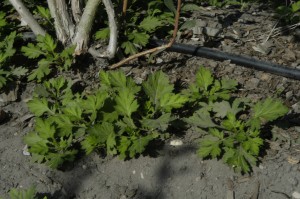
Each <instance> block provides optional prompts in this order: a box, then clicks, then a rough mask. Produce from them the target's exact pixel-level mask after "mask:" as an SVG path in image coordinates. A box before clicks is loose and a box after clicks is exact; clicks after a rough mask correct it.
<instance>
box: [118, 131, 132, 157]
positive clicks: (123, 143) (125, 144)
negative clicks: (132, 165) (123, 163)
mask: <svg viewBox="0 0 300 199" xmlns="http://www.w3.org/2000/svg"><path fill="white" fill-rule="evenodd" d="M130 145H131V141H130V140H129V139H128V138H127V137H125V136H121V139H120V143H119V145H118V151H119V153H120V155H119V157H120V158H121V159H125V158H126V157H127V153H128V148H129V146H130Z"/></svg>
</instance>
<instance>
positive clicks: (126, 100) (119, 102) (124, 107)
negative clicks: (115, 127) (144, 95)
mask: <svg viewBox="0 0 300 199" xmlns="http://www.w3.org/2000/svg"><path fill="white" fill-rule="evenodd" d="M115 101H116V106H115V109H116V111H118V113H119V114H121V115H124V116H127V117H131V114H132V113H133V112H135V111H137V109H138V107H139V105H138V103H137V100H135V96H134V94H132V93H131V92H130V91H129V89H127V88H124V89H123V90H120V91H119V93H118V95H117V96H116V99H115Z"/></svg>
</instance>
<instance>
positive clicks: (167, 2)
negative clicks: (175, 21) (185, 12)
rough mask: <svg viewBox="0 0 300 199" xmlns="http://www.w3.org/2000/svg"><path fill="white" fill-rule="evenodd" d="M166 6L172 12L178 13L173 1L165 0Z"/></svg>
mask: <svg viewBox="0 0 300 199" xmlns="http://www.w3.org/2000/svg"><path fill="white" fill-rule="evenodd" d="M164 4H165V6H166V7H167V8H168V9H169V10H170V11H172V12H173V13H176V7H175V5H174V2H173V0H164Z"/></svg>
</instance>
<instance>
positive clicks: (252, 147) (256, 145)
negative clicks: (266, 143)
mask: <svg viewBox="0 0 300 199" xmlns="http://www.w3.org/2000/svg"><path fill="white" fill-rule="evenodd" d="M262 145H263V140H262V139H261V138H259V137H254V138H248V140H247V141H245V142H243V145H242V146H243V148H244V150H245V151H246V152H249V153H251V154H253V155H255V156H257V155H258V154H259V151H260V146H262Z"/></svg>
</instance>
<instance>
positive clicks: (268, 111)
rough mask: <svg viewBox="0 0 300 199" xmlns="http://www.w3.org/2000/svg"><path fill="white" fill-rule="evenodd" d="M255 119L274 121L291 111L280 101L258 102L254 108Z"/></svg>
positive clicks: (270, 99)
mask: <svg viewBox="0 0 300 199" xmlns="http://www.w3.org/2000/svg"><path fill="white" fill-rule="evenodd" d="M253 110H254V111H253V116H252V117H253V118H254V119H256V118H258V119H260V120H264V121H273V120H275V119H277V118H279V117H281V116H283V115H285V114H286V113H287V112H288V111H289V109H288V108H287V107H286V106H284V105H283V104H282V102H281V101H280V100H277V99H272V98H267V99H266V100H265V101H263V102H258V103H257V104H256V105H255V106H254V108H253Z"/></svg>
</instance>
